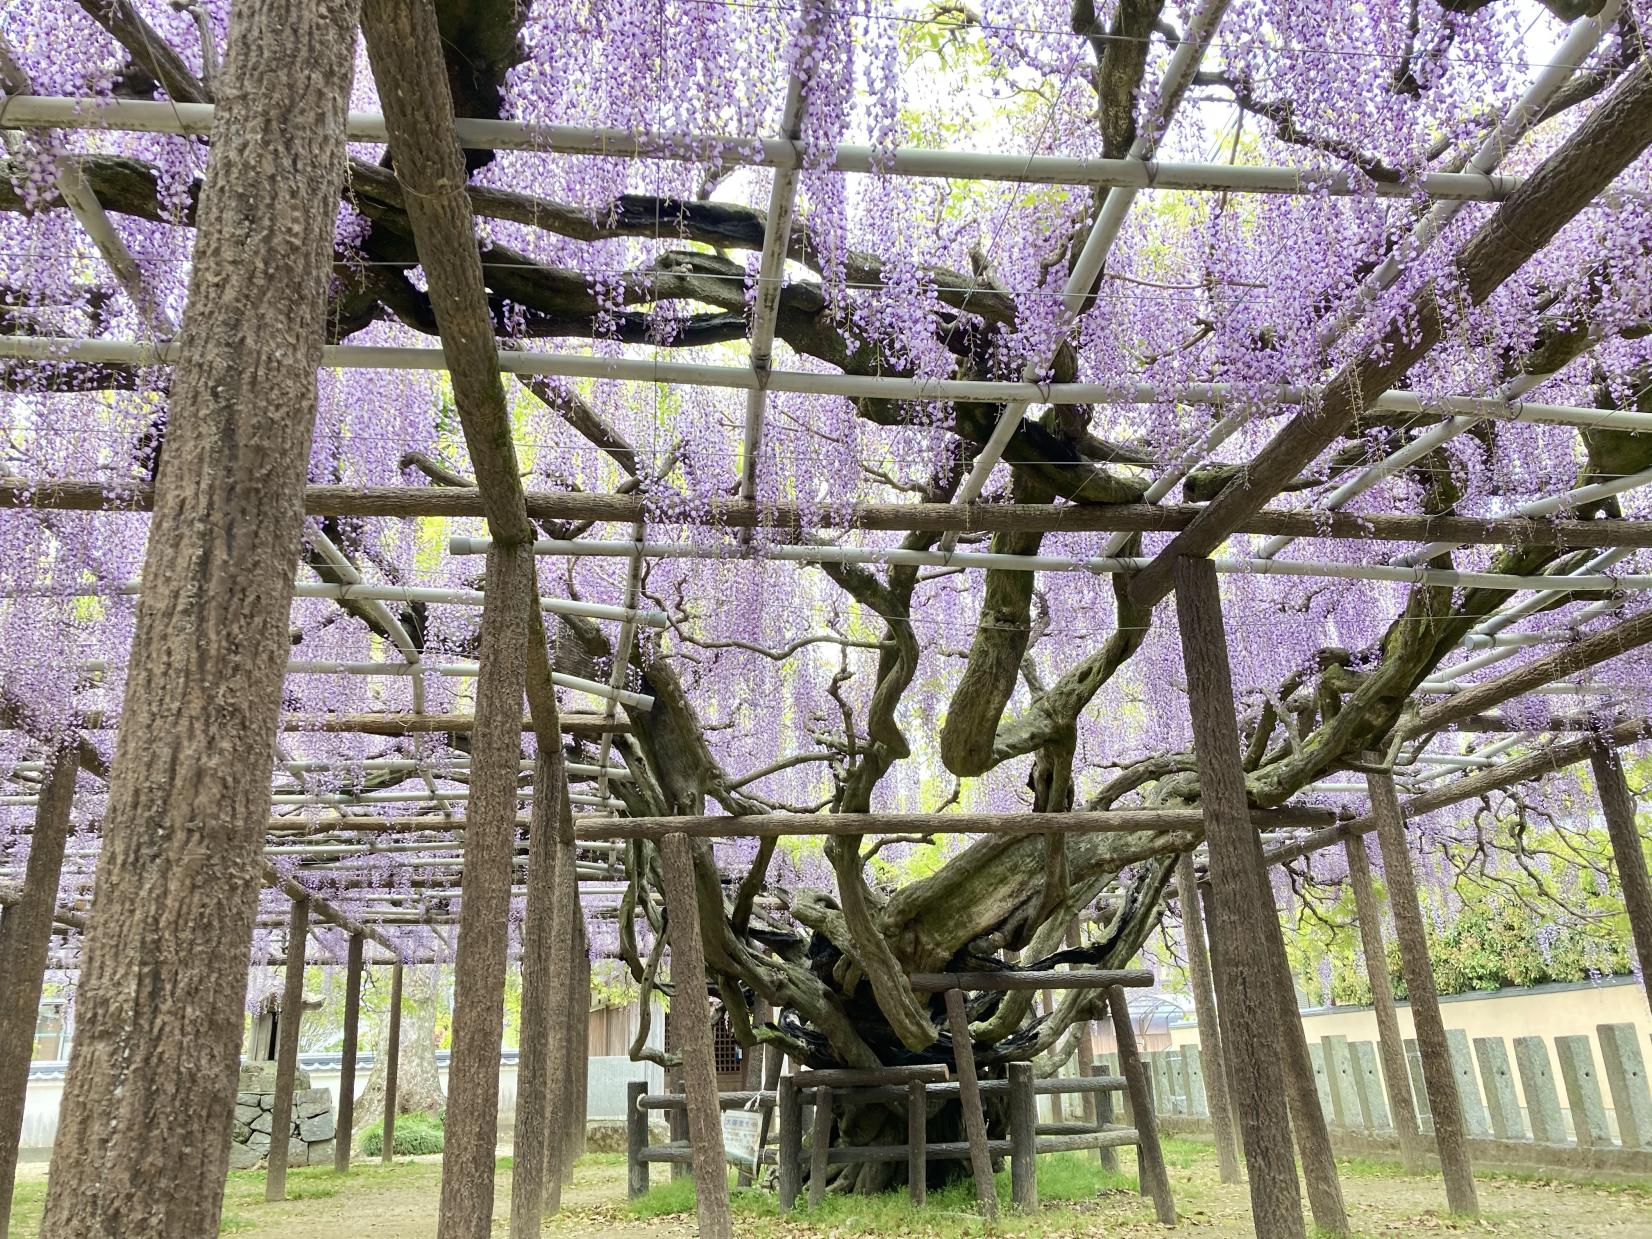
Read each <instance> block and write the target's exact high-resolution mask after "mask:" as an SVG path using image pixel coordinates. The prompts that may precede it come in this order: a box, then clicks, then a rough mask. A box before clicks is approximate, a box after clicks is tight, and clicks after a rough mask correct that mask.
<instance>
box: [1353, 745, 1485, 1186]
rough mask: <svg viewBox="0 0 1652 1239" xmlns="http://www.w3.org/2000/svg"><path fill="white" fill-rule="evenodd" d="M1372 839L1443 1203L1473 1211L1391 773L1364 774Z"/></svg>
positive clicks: (1451, 1075) (1453, 1087) (1463, 1129)
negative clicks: (1397, 951)
mask: <svg viewBox="0 0 1652 1239" xmlns="http://www.w3.org/2000/svg"><path fill="white" fill-rule="evenodd" d="M1365 785H1366V787H1368V788H1369V789H1370V792H1371V810H1372V816H1373V817H1375V818H1376V822H1377V843H1378V845H1379V846H1380V847H1381V849H1382V874H1383V878H1384V880H1385V881H1386V883H1387V885H1388V908H1389V911H1390V912H1391V913H1392V914H1393V917H1394V937H1395V938H1396V939H1397V940H1398V942H1399V944H1400V967H1401V969H1402V971H1403V972H1404V974H1405V990H1406V1000H1407V1002H1409V1003H1410V1006H1411V1021H1412V1024H1413V1026H1414V1028H1415V1030H1416V1034H1417V1051H1418V1053H1419V1054H1420V1055H1421V1057H1422V1062H1423V1081H1424V1085H1425V1087H1426V1091H1427V1093H1428V1108H1429V1111H1430V1112H1431V1113H1432V1115H1433V1117H1434V1143H1435V1145H1436V1147H1437V1148H1438V1150H1439V1154H1440V1169H1441V1171H1442V1172H1443V1173H1444V1175H1445V1189H1446V1205H1447V1207H1449V1208H1450V1210H1451V1211H1452V1212H1453V1213H1459V1214H1463V1215H1465V1216H1469V1217H1472V1216H1474V1215H1476V1214H1478V1213H1479V1211H1480V1202H1479V1197H1478V1195H1477V1193H1476V1192H1475V1190H1474V1169H1473V1167H1472V1166H1471V1165H1470V1163H1469V1155H1468V1129H1467V1126H1466V1124H1465V1123H1464V1121H1463V1103H1462V1100H1461V1099H1460V1098H1459V1097H1458V1095H1457V1076H1456V1073H1455V1072H1454V1071H1453V1070H1452V1069H1451V1054H1450V1051H1449V1050H1448V1049H1447V1047H1446V1035H1445V1020H1444V1019H1443V1018H1442V1017H1441V1015H1440V997H1439V993H1438V991H1437V990H1436V989H1435V987H1434V968H1433V965H1431V964H1430V963H1429V960H1428V936H1427V934H1426V932H1425V931H1424V929H1423V914H1422V909H1421V907H1420V906H1419V905H1418V903H1417V879H1416V875H1415V874H1414V873H1413V871H1412V868H1411V848H1410V846H1409V845H1408V844H1407V842H1406V838H1405V815H1404V813H1403V811H1402V810H1401V808H1400V798H1399V794H1398V793H1397V792H1396V791H1395V790H1394V777H1393V776H1392V775H1390V774H1367V775H1366V776H1365Z"/></svg>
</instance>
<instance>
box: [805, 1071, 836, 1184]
mask: <svg viewBox="0 0 1652 1239" xmlns="http://www.w3.org/2000/svg"><path fill="white" fill-rule="evenodd" d="M814 1092H815V1121H814V1130H813V1131H812V1132H811V1133H810V1137H809V1208H811V1209H818V1208H820V1205H821V1202H823V1201H824V1200H825V1199H826V1171H827V1165H826V1158H827V1155H828V1154H829V1153H830V1152H831V1151H832V1090H831V1088H830V1087H829V1086H826V1085H816V1086H815V1091H814Z"/></svg>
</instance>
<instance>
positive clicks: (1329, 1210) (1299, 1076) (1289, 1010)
mask: <svg viewBox="0 0 1652 1239" xmlns="http://www.w3.org/2000/svg"><path fill="white" fill-rule="evenodd" d="M1268 893H1269V895H1270V896H1271V895H1272V891H1271V889H1270V890H1269V892H1268ZM1272 906H1273V901H1272V899H1271V898H1270V899H1269V901H1268V907H1270V908H1271V907H1272ZM1271 919H1272V921H1273V924H1272V934H1271V936H1270V939H1269V941H1268V942H1267V944H1266V945H1267V947H1268V949H1269V951H1270V952H1271V953H1272V955H1273V957H1274V959H1273V967H1274V979H1275V981H1276V983H1277V988H1278V1001H1279V1030H1278V1034H1279V1035H1278V1052H1279V1058H1280V1062H1281V1063H1282V1064H1283V1065H1284V1068H1285V1087H1286V1089H1288V1090H1289V1093H1288V1097H1287V1100H1288V1102H1289V1104H1290V1111H1291V1130H1292V1131H1293V1132H1295V1133H1296V1151H1297V1152H1298V1153H1299V1154H1300V1155H1301V1157H1302V1177H1303V1179H1304V1180H1305V1181H1306V1182H1307V1185H1308V1210H1309V1212H1310V1213H1312V1214H1313V1219H1314V1225H1315V1226H1317V1227H1318V1228H1319V1229H1320V1230H1321V1231H1324V1232H1326V1233H1328V1234H1333V1235H1345V1234H1347V1233H1348V1210H1347V1208H1346V1206H1344V1204H1343V1201H1342V1184H1341V1183H1340V1182H1339V1181H1338V1179H1337V1162H1336V1154H1334V1153H1333V1152H1332V1151H1331V1132H1330V1128H1329V1127H1328V1126H1327V1125H1326V1122H1325V1110H1324V1108H1323V1107H1322V1106H1321V1105H1320V1104H1319V1086H1318V1084H1316V1083H1315V1082H1314V1063H1313V1059H1312V1058H1311V1057H1309V1055H1308V1035H1307V1031H1306V1030H1305V1029H1304V1028H1303V1027H1302V1009H1301V1007H1299V1006H1298V1005H1297V1001H1296V981H1295V978H1293V977H1292V975H1291V968H1290V961H1289V960H1288V959H1287V958H1286V956H1285V941H1284V939H1283V938H1282V937H1281V936H1280V928H1279V918H1278V917H1277V915H1276V916H1274V917H1273V918H1271Z"/></svg>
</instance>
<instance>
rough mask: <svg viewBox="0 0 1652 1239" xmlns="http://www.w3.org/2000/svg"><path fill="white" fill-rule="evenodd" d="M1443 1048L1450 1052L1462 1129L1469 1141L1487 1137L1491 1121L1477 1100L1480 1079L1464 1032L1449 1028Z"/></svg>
mask: <svg viewBox="0 0 1652 1239" xmlns="http://www.w3.org/2000/svg"><path fill="white" fill-rule="evenodd" d="M1446 1050H1447V1051H1448V1052H1449V1053H1450V1055H1451V1075H1452V1078H1453V1079H1455V1080H1456V1081H1457V1096H1458V1098H1459V1099H1460V1100H1461V1101H1462V1103H1463V1129H1464V1130H1465V1131H1467V1132H1468V1136H1469V1139H1470V1140H1489V1139H1491V1123H1490V1122H1488V1121H1487V1119H1486V1107H1485V1105H1484V1104H1482V1102H1481V1101H1480V1081H1479V1079H1478V1077H1477V1075H1476V1073H1475V1070H1474V1055H1473V1054H1472V1053H1471V1052H1470V1050H1469V1048H1468V1034H1467V1033H1466V1032H1464V1031H1463V1030H1462V1029H1460V1028H1453V1029H1449V1030H1448V1031H1447V1032H1446Z"/></svg>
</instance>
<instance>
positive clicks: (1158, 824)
mask: <svg viewBox="0 0 1652 1239" xmlns="http://www.w3.org/2000/svg"><path fill="white" fill-rule="evenodd" d="M1249 818H1250V821H1251V822H1252V823H1253V824H1254V826H1255V828H1256V829H1258V830H1273V829H1278V828H1281V827H1285V826H1328V825H1330V824H1332V823H1333V822H1335V821H1336V820H1337V814H1336V812H1335V811H1334V810H1331V809H1317V808H1307V807H1302V808H1297V807H1294V806H1282V807H1280V808H1278V809H1256V810H1251V811H1250V812H1249ZM1202 825H1203V819H1202V817H1201V815H1200V813H1199V811H1198V810H1197V809H1105V810H1097V811H1095V812H1083V811H1080V812H1073V813H764V814H751V815H748V816H745V817H727V816H695V817H630V818H598V817H581V818H580V819H579V827H578V835H579V838H580V839H581V840H592V841H595V840H602V839H660V838H663V837H664V836H666V835H668V834H680V835H687V836H689V837H690V838H695V839H737V838H752V839H772V838H776V837H786V836H792V835H870V834H910V833H922V834H947V835H1047V834H1051V833H1053V832H1063V833H1065V832H1073V833H1077V834H1093V833H1108V834H1129V833H1131V832H1134V831H1138V830H1162V831H1175V830H1190V831H1196V830H1198V829H1199V828H1200V827H1201V826H1202ZM1035 988H1037V987H1035Z"/></svg>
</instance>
